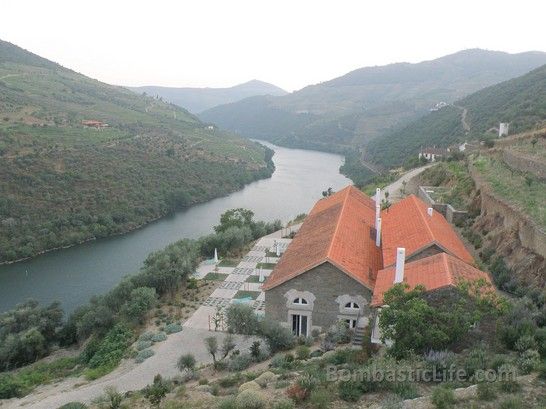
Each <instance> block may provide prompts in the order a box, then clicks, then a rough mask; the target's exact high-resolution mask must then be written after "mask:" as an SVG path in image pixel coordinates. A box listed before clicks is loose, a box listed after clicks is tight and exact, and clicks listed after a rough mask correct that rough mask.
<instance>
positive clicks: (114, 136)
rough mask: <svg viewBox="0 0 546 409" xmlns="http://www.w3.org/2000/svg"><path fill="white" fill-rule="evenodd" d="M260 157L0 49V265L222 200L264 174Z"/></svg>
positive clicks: (256, 150)
mask: <svg viewBox="0 0 546 409" xmlns="http://www.w3.org/2000/svg"><path fill="white" fill-rule="evenodd" d="M84 119H93V120H101V121H104V122H106V123H108V124H109V125H110V127H109V128H107V129H103V130H100V131H99V130H96V129H88V128H84V127H83V126H81V121H82V120H84ZM267 156H268V153H266V152H265V150H264V149H263V148H262V147H260V146H258V145H256V144H254V143H252V142H249V141H246V140H243V139H241V138H238V137H235V136H233V135H229V134H226V133H221V132H218V131H215V130H209V129H206V127H205V126H204V125H203V124H202V123H201V122H200V121H199V120H198V119H197V118H196V117H194V116H193V115H191V114H189V113H188V112H187V111H185V110H183V109H181V108H179V107H176V106H174V105H171V104H167V103H164V102H162V101H160V100H157V99H154V98H150V97H142V96H138V95H135V94H134V93H133V92H131V91H129V90H126V89H124V88H120V87H114V86H110V85H107V84H103V83H100V82H98V81H95V80H92V79H90V78H87V77H85V76H83V75H80V74H77V73H75V72H73V71H70V70H68V69H65V68H63V67H61V66H59V65H57V64H55V63H52V62H49V61H47V60H44V59H42V58H40V57H38V56H35V55H33V54H31V53H28V52H26V51H24V50H22V49H20V48H18V47H15V46H13V45H11V44H9V43H5V42H0V226H1V227H2V228H0V262H1V261H8V260H14V259H18V258H22V257H28V256H32V255H35V254H37V253H38V252H41V251H44V250H46V249H50V248H54V247H58V246H66V245H71V244H75V243H77V242H80V241H82V240H86V239H90V238H94V237H102V236H106V235H110V234H115V233H120V232H124V231H127V230H129V229H132V228H135V227H137V226H139V225H141V224H144V223H146V222H149V221H151V220H153V219H155V218H157V217H160V216H162V215H165V214H166V213H168V212H171V211H172V210H174V209H175V208H178V207H182V206H187V205H190V204H192V203H197V202H202V201H205V200H208V199H210V198H212V197H215V196H219V195H223V194H226V193H228V192H230V191H233V190H235V189H238V188H241V187H242V186H243V184H245V183H248V182H250V181H252V180H255V179H257V178H260V177H266V176H268V175H269V174H270V173H271V170H272V169H271V165H269V166H268V165H267V163H266V159H267Z"/></svg>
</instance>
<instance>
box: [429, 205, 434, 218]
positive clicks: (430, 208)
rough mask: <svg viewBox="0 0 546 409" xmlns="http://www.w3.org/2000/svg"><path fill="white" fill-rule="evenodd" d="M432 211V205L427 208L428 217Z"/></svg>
mask: <svg viewBox="0 0 546 409" xmlns="http://www.w3.org/2000/svg"><path fill="white" fill-rule="evenodd" d="M433 211H434V209H433V208H432V207H429V208H428V209H427V213H428V215H429V216H430V217H432V212H433Z"/></svg>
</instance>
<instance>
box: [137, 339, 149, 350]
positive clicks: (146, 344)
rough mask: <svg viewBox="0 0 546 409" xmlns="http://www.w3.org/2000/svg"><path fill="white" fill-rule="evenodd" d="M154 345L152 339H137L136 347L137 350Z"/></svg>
mask: <svg viewBox="0 0 546 409" xmlns="http://www.w3.org/2000/svg"><path fill="white" fill-rule="evenodd" d="M152 345H153V342H152V341H137V343H136V345H135V348H136V350H137V351H142V350H143V349H148V348H150V347H151V346H152Z"/></svg>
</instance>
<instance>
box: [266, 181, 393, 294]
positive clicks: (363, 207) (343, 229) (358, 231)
mask: <svg viewBox="0 0 546 409" xmlns="http://www.w3.org/2000/svg"><path fill="white" fill-rule="evenodd" d="M374 219H375V202H374V201H373V200H372V199H370V198H369V197H367V196H366V195H364V194H363V193H362V192H361V191H360V190H358V189H357V188H355V187H353V186H349V187H346V188H345V189H343V190H341V191H339V192H337V193H335V194H333V195H332V196H330V197H328V198H326V199H322V200H319V201H318V202H317V203H316V204H315V206H314V207H313V209H312V210H311V212H310V213H309V215H308V216H307V217H306V219H305V221H304V222H303V224H302V226H301V228H300V230H299V232H298V234H296V237H295V238H294V240H293V241H292V243H290V245H289V246H288V248H287V249H286V252H285V253H284V254H283V256H282V257H281V259H280V260H279V262H278V264H277V266H276V267H275V269H274V270H273V272H272V273H271V275H270V276H269V278H268V279H267V281H266V282H265V284H264V287H263V288H264V289H265V290H268V289H271V288H273V287H276V286H278V285H280V284H282V283H284V282H286V281H288V280H290V279H292V278H294V277H296V276H298V275H300V274H303V273H305V272H306V271H308V270H310V269H311V268H313V267H316V266H318V265H320V264H322V263H325V262H330V263H331V264H333V265H335V266H336V267H338V268H339V269H340V270H342V271H343V272H345V273H346V274H347V275H349V276H350V277H352V278H354V279H355V280H357V281H358V282H360V283H361V284H363V285H364V286H366V287H368V288H370V289H373V286H374V281H375V275H376V274H377V271H378V270H379V269H380V268H381V267H382V261H381V251H380V250H379V249H378V248H377V247H376V246H375V238H374V235H373V234H372V232H371V230H373V228H374V223H375V221H374Z"/></svg>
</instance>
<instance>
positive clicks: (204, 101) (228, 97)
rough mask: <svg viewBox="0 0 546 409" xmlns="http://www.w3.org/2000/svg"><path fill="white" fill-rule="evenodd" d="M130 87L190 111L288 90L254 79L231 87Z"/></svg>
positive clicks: (195, 111)
mask: <svg viewBox="0 0 546 409" xmlns="http://www.w3.org/2000/svg"><path fill="white" fill-rule="evenodd" d="M129 89H131V90H133V91H135V92H138V93H143V92H145V93H146V94H148V95H151V96H160V97H162V98H163V99H164V100H166V101H168V102H172V103H173V104H176V105H178V106H180V107H182V108H186V109H187V110H188V111H190V112H194V113H196V114H197V113H199V112H202V111H205V110H207V109H209V108H212V107H215V106H218V105H223V104H229V103H231V102H236V101H240V100H242V99H244V98H248V97H254V96H256V95H273V96H281V95H286V94H287V92H286V91H285V90H283V89H281V88H279V87H277V86H275V85H272V84H269V83H267V82H263V81H258V80H252V81H248V82H245V83H244V84H239V85H235V86H233V87H230V88H171V87H156V86H144V87H129Z"/></svg>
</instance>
